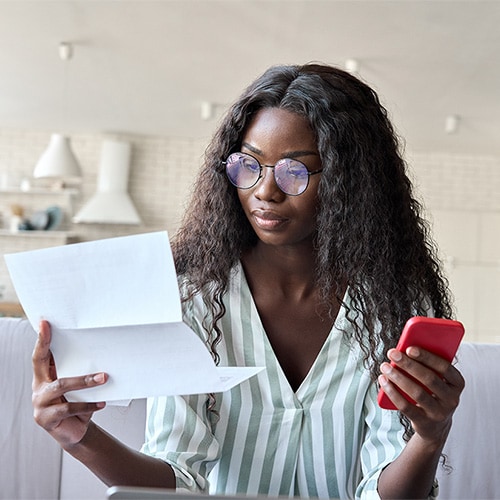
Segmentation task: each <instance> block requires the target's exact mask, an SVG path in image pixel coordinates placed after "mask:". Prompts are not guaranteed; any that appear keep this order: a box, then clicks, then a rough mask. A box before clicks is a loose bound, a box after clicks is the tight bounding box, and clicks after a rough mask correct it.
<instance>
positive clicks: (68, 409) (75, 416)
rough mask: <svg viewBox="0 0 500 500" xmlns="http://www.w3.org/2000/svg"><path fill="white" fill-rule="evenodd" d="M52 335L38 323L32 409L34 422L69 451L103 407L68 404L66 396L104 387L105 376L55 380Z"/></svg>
mask: <svg viewBox="0 0 500 500" xmlns="http://www.w3.org/2000/svg"><path fill="white" fill-rule="evenodd" d="M50 341H51V331H50V324H49V323H48V322H47V321H41V323H40V331H39V334H38V340H37V342H36V345H35V348H34V350H33V385H32V388H33V396H32V401H33V409H34V417H35V421H36V423H37V424H38V425H40V426H41V427H43V428H44V429H45V430H46V431H47V432H48V433H49V434H50V435H51V436H52V437H53V438H54V439H56V441H58V442H59V444H60V445H61V446H62V447H63V448H65V449H68V448H71V447H72V446H73V445H75V444H77V443H79V442H80V441H81V440H82V439H83V437H84V436H85V434H86V433H87V430H88V428H89V424H90V420H91V418H92V415H93V413H94V412H95V411H97V410H101V409H102V408H104V407H105V403H103V402H97V403H80V402H79V403H69V402H68V401H67V400H66V398H65V394H66V393H67V392H69V391H74V390H79V389H85V388H88V387H94V386H97V385H101V384H104V383H105V382H106V381H107V378H108V377H107V375H106V374H105V373H94V374H91V375H83V376H80V377H69V378H61V379H58V378H57V371H56V366H55V363H54V358H53V357H52V353H51V352H50Z"/></svg>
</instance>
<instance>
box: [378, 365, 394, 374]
mask: <svg viewBox="0 0 500 500" xmlns="http://www.w3.org/2000/svg"><path fill="white" fill-rule="evenodd" d="M391 370H392V367H391V365H390V364H389V363H382V364H381V365H380V371H381V372H382V373H390V372H391Z"/></svg>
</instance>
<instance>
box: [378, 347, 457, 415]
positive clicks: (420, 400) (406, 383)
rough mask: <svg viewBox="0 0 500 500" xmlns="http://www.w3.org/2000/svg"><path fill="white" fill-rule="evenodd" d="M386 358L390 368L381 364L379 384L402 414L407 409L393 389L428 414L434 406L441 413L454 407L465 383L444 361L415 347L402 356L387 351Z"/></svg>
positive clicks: (403, 400) (399, 395) (393, 350)
mask: <svg viewBox="0 0 500 500" xmlns="http://www.w3.org/2000/svg"><path fill="white" fill-rule="evenodd" d="M388 356H389V359H390V360H391V364H393V365H394V366H391V365H390V364H389V363H383V364H382V365H381V371H382V374H383V375H382V376H381V377H380V379H379V382H380V384H381V385H382V387H383V388H384V391H385V392H386V393H387V395H388V396H389V397H390V398H391V400H392V401H393V402H394V403H395V404H396V405H398V407H399V408H400V409H401V410H402V411H403V407H405V408H406V407H408V409H411V407H409V406H408V403H407V401H406V400H405V399H404V398H403V397H402V396H401V394H400V393H398V391H397V390H396V389H395V387H394V386H396V387H398V388H399V389H400V390H402V391H404V392H405V393H406V394H408V396H410V398H411V399H412V400H413V401H414V402H416V403H417V404H418V405H419V406H421V407H424V408H427V409H428V410H429V411H437V409H438V407H440V408H441V410H445V411H447V410H448V409H454V408H456V406H457V405H458V401H459V397H460V393H461V392H462V389H463V387H464V385H465V383H464V379H463V377H462V375H461V374H460V372H459V371H458V370H457V369H456V368H455V367H453V366H452V365H451V364H450V363H449V362H448V361H447V360H445V359H443V358H440V357H439V356H436V355H435V354H432V353H430V352H428V351H425V350H423V349H420V348H417V347H410V348H408V349H407V351H406V353H401V352H399V351H397V350H395V349H391V350H390V351H389V352H388ZM395 367H396V368H395ZM388 383H389V384H388ZM391 384H394V386H392V385H391Z"/></svg>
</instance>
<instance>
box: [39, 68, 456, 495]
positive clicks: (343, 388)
mask: <svg viewBox="0 0 500 500" xmlns="http://www.w3.org/2000/svg"><path fill="white" fill-rule="evenodd" d="M419 209H420V207H419V204H418V203H417V201H416V200H415V199H414V198H413V197H412V193H411V184H410V182H409V180H408V178H407V176H406V173H405V165H404V162H403V160H402V159H401V157H400V155H399V153H398V144H397V140H396V137H395V134H394V131H393V128H392V126H391V124H390V122H389V120H388V118H387V114H386V111H385V109H384V108H383V107H382V106H381V105H380V103H379V100H378V98H377V96H376V94H375V93H374V92H373V91H372V90H371V89H370V88H369V87H368V86H367V85H365V84H364V83H362V82H361V81H359V80H358V79H356V78H355V77H353V76H351V75H350V74H348V73H345V72H343V71H341V70H338V69H335V68H333V67H329V66H322V65H305V66H285V67H275V68H271V69H269V70H268V71H267V72H265V73H264V75H262V76H261V77H260V78H258V79H257V80H256V81H255V82H254V83H253V84H252V85H251V86H250V87H249V88H248V89H247V90H246V91H245V92H244V93H243V95H242V96H241V97H240V98H239V100H238V101H237V102H236V103H235V104H234V106H233V107H232V108H231V110H230V111H229V113H228V114H227V116H226V118H225V119H224V121H223V122H222V124H221V126H220V128H219V130H218V132H217V133H216V134H215V137H214V139H213V141H212V143H211V145H210V147H209V148H208V150H207V154H206V161H205V166H204V168H203V169H202V170H201V173H200V175H199V178H198V180H197V183H196V187H195V191H194V196H193V200H192V203H191V204H190V208H189V210H188V212H187V213H186V216H185V219H184V222H183V224H182V227H181V229H180V231H179V232H178V234H177V235H176V238H175V240H174V242H173V251H174V257H175V261H176V266H177V271H178V273H179V277H180V283H181V290H182V295H183V304H184V320H185V321H186V322H187V323H188V324H189V325H190V326H191V327H192V328H193V330H195V331H196V332H197V333H198V334H199V335H200V336H201V337H202V338H203V339H204V340H205V341H206V342H207V344H208V345H209V348H210V350H211V352H212V354H213V356H214V358H215V359H216V361H217V362H219V363H220V364H222V365H257V366H258V365H262V364H264V365H265V366H266V368H267V369H266V371H265V372H263V373H261V374H259V375H258V376H256V377H253V378H252V379H250V380H249V381H247V382H245V383H243V384H241V385H240V386H238V387H236V388H235V389H233V390H231V391H229V392H227V393H223V394H216V395H200V396H196V397H194V396H191V397H185V398H182V397H165V398H154V399H151V400H150V401H149V403H148V415H149V416H148V419H149V420H148V424H147V429H146V442H145V444H144V446H143V449H142V453H139V452H135V451H132V450H129V449H127V448H126V447H125V446H124V445H123V444H121V443H119V442H118V441H116V440H115V439H114V438H112V437H111V436H109V435H107V434H106V433H105V431H104V430H102V429H100V428H99V427H98V426H96V425H95V424H94V423H93V422H92V421H91V416H92V414H93V412H94V411H96V410H99V409H100V408H102V407H103V406H104V404H103V403H92V404H86V403H71V404H70V403H67V402H66V400H65V398H64V394H65V393H66V392H67V391H69V390H75V389H81V388H84V387H88V386H89V385H96V384H101V383H105V382H106V374H104V373H97V374H93V375H89V376H86V377H75V378H72V379H60V380H58V379H57V378H56V375H55V369H54V368H53V367H52V368H51V367H50V362H49V359H50V351H49V348H50V327H49V325H48V324H47V323H42V325H41V330H40V336H39V341H38V343H37V346H36V347H35V351H34V356H33V359H34V372H35V378H34V407H35V418H36V420H37V422H38V423H39V424H40V425H41V426H42V427H44V428H45V429H46V430H47V431H48V432H50V433H51V434H52V436H53V437H54V438H55V439H57V440H58V441H59V443H60V444H61V445H62V447H63V448H64V449H65V450H66V451H68V452H69V453H71V454H72V455H73V456H75V457H76V458H77V459H79V460H81V461H82V462H83V463H84V464H86V465H87V466H88V467H89V468H90V469H91V470H92V471H93V472H94V473H96V474H97V475H98V476H99V477H100V478H101V479H102V480H103V481H104V482H106V483H107V484H108V485H112V484H135V485H148V486H165V487H171V488H173V487H177V488H178V489H181V490H182V489H188V490H193V491H210V492H212V493H226V494H230V493H242V494H248V495H255V494H258V493H259V494H267V495H286V496H301V497H321V498H333V497H340V498H353V497H355V496H356V497H360V498H370V497H372V498H378V497H380V498H426V497H428V496H432V495H434V494H435V488H434V487H433V481H434V475H435V471H436V467H437V465H438V462H439V458H440V455H441V451H442V448H443V445H444V443H445V440H446V437H447V435H448V432H449V430H450V426H451V419H452V414H453V412H454V410H455V408H456V406H457V404H458V400H459V395H460V392H461V391H462V389H463V386H464V382H463V379H462V377H461V375H460V373H459V372H458V371H457V370H456V369H455V368H454V367H453V366H452V365H451V364H450V363H448V362H447V361H445V360H444V359H441V358H439V357H437V356H435V355H433V354H431V353H429V352H426V351H424V350H422V349H417V348H415V347H412V348H410V349H408V350H407V351H406V353H398V352H397V351H395V350H394V349H392V348H393V347H394V346H395V344H396V342H397V339H398V337H399V335H400V333H401V330H402V327H403V325H404V323H405V322H406V320H407V319H409V318H410V317H411V316H413V315H429V314H433V315H435V316H438V317H450V316H451V313H452V311H451V306H450V303H449V299H448V296H447V289H446V283H445V280H444V278H443V277H442V276H441V274H440V270H439V265H438V262H437V259H436V257H435V253H434V249H433V247H432V245H431V244H430V242H429V238H428V233H427V228H426V225H425V223H424V222H423V220H422V219H421V218H420V215H419ZM386 355H387V356H388V357H389V359H390V360H391V361H393V362H394V363H395V364H396V365H397V366H399V367H401V368H403V369H404V370H405V371H406V373H409V374H411V375H412V376H413V377H414V378H416V379H417V380H419V381H421V382H423V383H424V384H425V385H426V386H427V387H428V388H429V389H430V391H431V393H432V395H431V394H429V393H428V392H427V391H425V390H423V389H422V388H421V386H420V385H419V384H417V383H416V382H414V381H413V380H411V379H410V378H409V377H407V376H405V375H403V374H402V373H401V372H400V371H399V370H395V369H391V367H390V365H389V364H388V363H387V362H384V358H385V356H386ZM380 371H381V372H382V373H381V374H380ZM377 382H378V383H379V384H380V385H381V386H382V387H383V389H384V390H385V392H386V393H387V395H388V396H389V397H390V398H391V400H392V401H393V402H394V403H395V405H396V406H397V408H398V409H399V412H392V411H387V410H382V409H380V408H379V407H378V405H377V403H376V394H377V390H378V386H377ZM396 387H400V388H401V389H402V390H404V391H405V392H406V393H408V394H409V395H410V396H412V398H413V399H414V400H415V401H416V402H417V405H412V404H410V403H409V402H408V401H407V400H406V399H405V398H403V397H402V396H401V395H400V393H399V392H398V391H397V389H396Z"/></svg>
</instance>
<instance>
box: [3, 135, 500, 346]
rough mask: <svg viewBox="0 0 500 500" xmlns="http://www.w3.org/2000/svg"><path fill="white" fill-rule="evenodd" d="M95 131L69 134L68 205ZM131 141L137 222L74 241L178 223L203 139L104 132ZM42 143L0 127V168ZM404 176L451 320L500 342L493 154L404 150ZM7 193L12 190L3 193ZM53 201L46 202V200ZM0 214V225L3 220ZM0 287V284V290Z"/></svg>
mask: <svg viewBox="0 0 500 500" xmlns="http://www.w3.org/2000/svg"><path fill="white" fill-rule="evenodd" d="M105 137H111V136H105V135H103V134H85V135H83V134H76V135H73V136H72V144H73V149H74V151H75V153H76V155H77V156H78V158H79V160H80V162H81V164H82V169H83V171H84V176H85V177H84V181H83V184H82V186H81V194H80V195H78V196H77V197H76V198H75V200H74V201H75V203H74V204H75V207H74V208H75V211H77V210H78V208H79V207H80V206H81V205H82V204H83V203H84V202H85V201H86V200H88V199H89V197H90V196H91V195H92V194H93V192H94V190H95V182H96V175H97V168H98V162H99V155H100V148H101V143H102V140H103V139H104V138H105ZM112 137H113V138H121V139H125V140H129V141H130V142H131V143H132V160H131V172H130V182H129V192H130V194H131V197H132V199H133V200H134V202H135V205H136V207H137V209H138V211H139V213H140V215H141V217H142V219H143V221H144V225H143V226H140V227H137V226H124V225H74V224H73V225H71V224H70V223H69V220H70V217H69V214H67V218H66V222H67V225H66V228H67V229H70V230H71V231H72V232H74V233H76V235H77V238H78V239H79V240H82V241H85V240H92V239H97V238H106V237H111V236H118V235H123V234H130V233H134V232H144V231H154V230H163V229H167V230H168V231H169V232H170V233H173V232H174V231H175V230H176V228H177V227H178V225H179V221H180V217H181V215H182V212H183V209H184V207H185V203H186V200H187V196H188V193H189V190H190V188H191V185H192V181H193V179H194V177H195V176H196V172H197V170H198V168H199V166H200V165H201V163H202V157H203V153H204V149H205V147H206V145H207V143H208V139H206V138H204V139H178V138H172V137H155V136H147V137H146V136H130V135H129V136H126V135H122V136H116V135H114V136H112ZM48 142H49V134H48V133H45V132H38V131H13V130H2V129H0V174H2V173H5V172H7V171H8V172H9V177H10V178H11V179H12V180H13V182H15V183H19V182H20V180H21V179H22V177H23V176H25V177H29V176H30V175H31V172H32V170H33V166H34V164H35V162H36V160H37V159H38V157H39V156H40V155H41V153H42V152H43V150H44V149H45V147H46V146H47V144H48ZM408 157H409V160H408V161H409V164H410V175H411V176H412V178H413V180H414V184H415V189H416V192H417V194H418V196H419V198H421V199H422V200H423V202H424V205H425V207H426V209H427V212H428V217H429V219H431V221H432V222H433V226H434V231H435V238H436V240H437V242H438V244H439V246H440V248H441V251H442V256H443V259H444V260H445V262H446V270H447V272H448V275H449V279H450V283H451V286H452V289H453V292H454V294H455V297H456V306H457V311H458V314H457V316H458V319H460V320H461V321H462V322H463V323H464V324H465V326H466V330H467V333H466V337H467V338H468V339H469V340H471V341H472V340H474V341H485V342H487V341H489V342H500V337H499V334H498V329H497V328H495V318H494V316H495V314H496V310H497V309H500V307H499V306H500V301H499V297H500V231H499V229H500V196H499V193H500V158H496V157H486V156H485V157H478V156H463V155H462V156H459V155H451V154H431V153H411V154H409V155H408ZM10 196H12V195H10ZM29 199H30V202H29V203H28V202H27V200H26V197H23V198H22V199H21V198H20V201H21V202H23V203H25V204H26V208H27V210H28V212H29V211H30V210H31V211H32V210H36V209H45V208H46V206H45V205H47V204H49V201H48V200H47V198H46V197H43V198H39V197H36V196H33V197H29ZM54 202H57V199H54V200H51V201H50V204H53V203H54ZM10 203H12V198H9V197H8V196H7V195H6V194H5V193H1V192H0V212H3V213H6V214H8V212H9V204H10ZM7 218H8V217H4V222H3V223H4V224H5V225H6V224H8V221H7V220H6V219H7ZM54 244H58V243H57V241H55V240H54V239H50V238H40V237H38V238H27V237H14V238H12V237H6V236H0V245H1V247H0V253H1V254H4V253H6V252H13V251H21V250H28V249H31V248H34V247H43V246H50V245H54ZM2 285H3V286H4V291H3V295H4V300H15V294H14V291H13V289H12V285H11V284H10V280H9V278H8V275H7V271H6V269H5V266H4V263H3V259H2V261H0V287H1V286H2ZM0 292H1V288H0Z"/></svg>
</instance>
